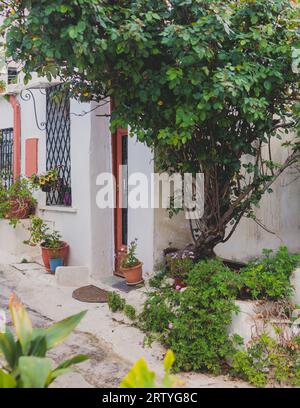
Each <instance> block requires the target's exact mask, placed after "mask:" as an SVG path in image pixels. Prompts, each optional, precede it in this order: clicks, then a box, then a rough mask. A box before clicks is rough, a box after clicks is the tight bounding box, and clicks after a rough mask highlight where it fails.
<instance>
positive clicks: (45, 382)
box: [0, 295, 88, 388]
mask: <svg viewBox="0 0 300 408" xmlns="http://www.w3.org/2000/svg"><path fill="white" fill-rule="evenodd" d="M9 310H10V315H11V319H12V322H13V325H14V329H15V333H16V336H14V335H13V334H12V332H11V330H10V329H9V328H8V327H7V325H6V324H5V323H6V322H5V315H4V313H3V312H2V314H1V316H0V357H4V359H3V360H0V388H47V387H49V385H50V384H52V382H53V381H55V380H56V379H57V378H58V377H59V376H61V375H64V374H66V373H68V372H70V367H71V366H73V365H74V364H78V363H81V362H83V361H86V360H87V359H88V357H87V356H85V355H77V356H75V357H72V358H71V359H68V360H66V361H64V362H62V363H61V364H59V365H58V366H57V367H56V368H54V369H53V367H52V362H51V360H50V359H49V358H47V357H46V354H47V352H48V351H49V350H51V349H53V348H54V347H56V346H58V345H59V344H61V343H62V342H63V341H64V340H65V339H66V338H67V337H68V336H69V335H70V334H71V332H72V331H73V330H74V329H75V328H76V327H77V325H78V324H79V323H80V321H81V320H82V318H83V317H84V316H85V314H86V311H83V312H81V313H78V314H76V315H73V316H70V317H68V318H66V319H64V320H62V321H60V322H58V323H54V324H53V325H52V326H50V327H48V328H38V329H34V328H33V327H32V323H31V320H30V317H29V315H28V313H27V311H26V309H25V308H24V306H23V305H22V303H21V302H20V300H19V299H18V298H17V297H16V296H15V295H12V296H11V298H10V302H9Z"/></svg>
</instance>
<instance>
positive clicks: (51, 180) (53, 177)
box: [29, 169, 58, 193]
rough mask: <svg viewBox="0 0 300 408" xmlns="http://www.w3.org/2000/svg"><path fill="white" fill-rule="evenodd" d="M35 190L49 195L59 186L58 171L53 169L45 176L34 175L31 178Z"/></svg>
mask: <svg viewBox="0 0 300 408" xmlns="http://www.w3.org/2000/svg"><path fill="white" fill-rule="evenodd" d="M29 180H30V182H31V185H32V186H33V188H35V189H41V190H42V191H43V192H44V193H49V192H50V191H51V190H52V189H53V188H54V187H55V186H56V184H57V181H58V169H52V170H49V171H47V172H46V173H44V174H40V175H38V174H33V175H32V176H31V177H30V179H29Z"/></svg>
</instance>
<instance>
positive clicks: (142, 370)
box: [120, 358, 156, 388]
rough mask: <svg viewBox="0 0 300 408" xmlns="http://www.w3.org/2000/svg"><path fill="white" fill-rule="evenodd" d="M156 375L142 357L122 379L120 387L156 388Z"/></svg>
mask: <svg viewBox="0 0 300 408" xmlns="http://www.w3.org/2000/svg"><path fill="white" fill-rule="evenodd" d="M155 377H156V375H155V373H154V372H153V371H150V370H149V368H148V365H147V363H146V361H145V359H144V358H141V359H140V360H139V361H138V362H137V363H136V364H135V365H134V366H133V367H132V369H131V370H130V371H129V373H128V374H127V375H126V377H125V378H124V379H123V380H122V382H121V384H120V388H155Z"/></svg>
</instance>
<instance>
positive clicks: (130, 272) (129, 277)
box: [121, 239, 143, 285]
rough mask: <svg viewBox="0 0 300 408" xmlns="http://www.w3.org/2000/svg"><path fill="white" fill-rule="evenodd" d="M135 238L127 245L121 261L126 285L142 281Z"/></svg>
mask: <svg viewBox="0 0 300 408" xmlns="http://www.w3.org/2000/svg"><path fill="white" fill-rule="evenodd" d="M136 249H137V239H135V240H134V241H132V242H131V243H130V245H129V247H128V253H127V254H126V255H125V256H124V258H123V259H122V262H121V271H122V272H123V274H124V277H125V279H126V283H127V285H138V284H139V283H142V282H143V264H142V262H141V261H140V260H139V259H138V258H137V256H136Z"/></svg>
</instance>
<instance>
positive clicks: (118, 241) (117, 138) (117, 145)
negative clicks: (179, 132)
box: [112, 129, 128, 277]
mask: <svg viewBox="0 0 300 408" xmlns="http://www.w3.org/2000/svg"><path fill="white" fill-rule="evenodd" d="M123 136H127V137H128V130H127V129H118V130H117V132H116V133H114V134H113V135H112V163H113V166H112V168H113V175H114V177H115V180H116V188H115V203H116V205H115V210H114V235H115V251H114V253H115V268H114V269H115V270H114V274H115V275H117V276H122V277H123V274H122V272H121V271H120V263H121V261H122V258H123V257H124V255H125V254H126V253H127V245H124V244H123V240H122V233H123V231H122V229H123V226H122V201H121V200H122V198H121V194H120V188H122V177H121V174H120V171H119V166H120V165H122V137H123Z"/></svg>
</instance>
